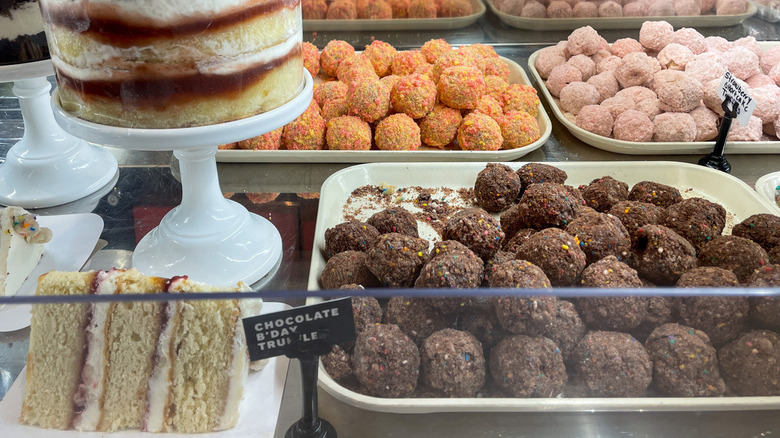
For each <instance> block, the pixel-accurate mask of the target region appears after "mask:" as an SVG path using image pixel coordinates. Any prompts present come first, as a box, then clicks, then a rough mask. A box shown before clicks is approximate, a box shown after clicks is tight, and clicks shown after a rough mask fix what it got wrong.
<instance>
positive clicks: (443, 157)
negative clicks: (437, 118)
mask: <svg viewBox="0 0 780 438" xmlns="http://www.w3.org/2000/svg"><path fill="white" fill-rule="evenodd" d="M501 60H502V61H504V63H505V64H506V65H507V67H509V83H510V84H523V85H531V80H530V79H528V75H526V74H525V70H523V67H521V66H520V65H519V64H518V63H516V62H514V61H512V60H511V59H508V58H503V57H502V58H501ZM536 121H537V123H538V124H539V131H540V133H541V135H542V136H541V137H540V138H539V140H536V141H535V142H533V143H531V144H529V145H528V146H523V147H521V148H517V149H509V150H498V151H463V150H455V149H437V148H432V147H428V146H422V147H421V148H420V149H418V150H416V151H379V150H370V151H331V150H317V151H289V150H279V151H247V150H219V151H217V161H218V162H221V163H378V162H387V161H403V162H409V161H424V162H430V161H511V160H516V159H518V158H520V157H522V156H524V155H526V154H529V153H531V152H533V151H535V150H537V149H539V148H540V147H542V146H543V145H544V144H545V143H546V142H547V139H548V138H550V134H551V133H552V122H551V121H550V117H549V116H548V115H547V113H546V112H545V110H544V106H542V104H541V103H540V104H539V114H538V115H537V116H536Z"/></svg>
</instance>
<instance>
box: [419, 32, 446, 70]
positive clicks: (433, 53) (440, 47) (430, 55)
mask: <svg viewBox="0 0 780 438" xmlns="http://www.w3.org/2000/svg"><path fill="white" fill-rule="evenodd" d="M451 51H452V46H450V43H448V42H447V41H444V40H443V39H441V38H440V39H436V40H428V41H426V42H425V44H423V46H422V47H421V48H420V53H422V55H423V56H424V57H425V60H426V61H428V62H429V63H431V64H434V63H436V60H437V59H439V57H440V56H441V55H443V54H445V53H448V52H451Z"/></svg>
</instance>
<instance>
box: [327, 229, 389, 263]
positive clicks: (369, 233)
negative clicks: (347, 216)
mask: <svg viewBox="0 0 780 438" xmlns="http://www.w3.org/2000/svg"><path fill="white" fill-rule="evenodd" d="M377 237H379V231H377V229H376V228H374V227H373V226H371V225H369V224H367V223H365V222H360V221H350V222H344V223H340V224H338V225H336V226H335V227H333V228H328V229H327V230H325V255H326V256H327V257H328V258H330V257H333V255H335V254H338V253H340V252H343V251H349V250H354V251H363V252H366V251H367V250H368V248H369V247H371V245H373V243H374V241H375V240H376V238H377Z"/></svg>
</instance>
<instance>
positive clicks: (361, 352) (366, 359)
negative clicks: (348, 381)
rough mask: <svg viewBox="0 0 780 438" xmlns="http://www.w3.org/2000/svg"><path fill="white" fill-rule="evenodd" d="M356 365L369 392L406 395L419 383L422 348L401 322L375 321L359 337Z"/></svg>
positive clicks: (382, 394) (392, 395)
mask: <svg viewBox="0 0 780 438" xmlns="http://www.w3.org/2000/svg"><path fill="white" fill-rule="evenodd" d="M352 367H353V370H354V372H355V377H357V379H358V381H359V382H360V384H361V385H363V387H364V388H365V389H366V392H367V393H368V394H370V395H373V396H377V397H406V396H409V395H411V394H412V393H413V392H414V390H415V388H416V387H417V379H418V377H419V374H420V351H419V350H418V349H417V346H416V345H415V344H414V342H412V341H411V339H409V338H408V337H407V336H406V335H405V334H404V333H403V332H402V331H401V329H400V328H398V326H397V325H394V324H375V325H372V326H370V327H367V328H366V330H364V331H363V333H361V335H360V336H358V337H357V339H356V340H355V351H354V353H353V354H352Z"/></svg>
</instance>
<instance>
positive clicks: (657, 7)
mask: <svg viewBox="0 0 780 438" xmlns="http://www.w3.org/2000/svg"><path fill="white" fill-rule="evenodd" d="M674 14H675V10H674V2H672V0H652V1H650V2H648V8H647V15H649V16H651V17H672V16H674Z"/></svg>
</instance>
